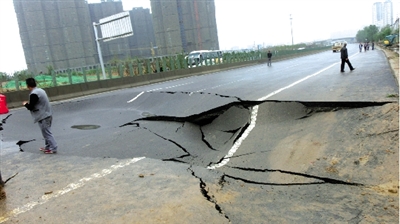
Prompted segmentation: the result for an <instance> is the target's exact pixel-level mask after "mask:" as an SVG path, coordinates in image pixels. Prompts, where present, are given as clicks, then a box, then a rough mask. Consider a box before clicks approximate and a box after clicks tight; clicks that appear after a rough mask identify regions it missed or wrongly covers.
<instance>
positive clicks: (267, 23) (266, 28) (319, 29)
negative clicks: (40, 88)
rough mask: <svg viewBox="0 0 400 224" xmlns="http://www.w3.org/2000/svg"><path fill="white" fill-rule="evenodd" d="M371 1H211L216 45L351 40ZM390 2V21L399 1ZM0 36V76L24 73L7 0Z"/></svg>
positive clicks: (135, 3) (139, 0)
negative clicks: (216, 35)
mask: <svg viewBox="0 0 400 224" xmlns="http://www.w3.org/2000/svg"><path fill="white" fill-rule="evenodd" d="M88 2H89V3H98V2H100V0H88ZM122 2H123V7H124V10H130V9H132V8H133V7H144V8H150V0H122ZM374 2H379V0H362V1H360V0H215V7H216V19H217V28H218V39H219V45H220V48H221V49H222V50H227V49H231V48H233V47H237V48H247V47H249V46H254V45H258V44H260V45H264V46H269V45H280V44H291V43H292V35H291V28H293V40H294V43H295V44H296V43H301V42H312V41H315V40H324V39H329V38H332V37H333V38H337V37H343V36H355V34H356V33H357V31H358V30H360V29H363V28H364V27H365V26H368V25H370V24H372V5H373V3H374ZM392 2H393V5H394V10H395V12H394V14H395V16H394V17H395V18H396V17H397V15H398V11H396V10H397V9H398V8H399V6H400V0H394V1H392ZM290 15H291V17H292V26H291V24H290ZM0 32H1V33H0V49H1V53H0V71H1V72H7V73H13V72H15V71H20V70H23V69H26V63H25V58H24V53H23V50H22V46H21V39H20V37H19V30H18V23H17V19H16V15H15V10H14V6H13V0H0Z"/></svg>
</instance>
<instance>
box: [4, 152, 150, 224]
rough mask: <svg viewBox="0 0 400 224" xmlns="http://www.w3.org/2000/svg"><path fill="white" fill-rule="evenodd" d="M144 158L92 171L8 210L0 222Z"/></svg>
mask: <svg viewBox="0 0 400 224" xmlns="http://www.w3.org/2000/svg"><path fill="white" fill-rule="evenodd" d="M144 158H145V157H138V158H133V159H131V160H128V161H125V162H120V163H117V164H115V165H112V166H111V167H110V168H109V169H103V170H102V171H101V172H99V173H94V174H92V175H90V176H88V177H84V178H82V179H80V180H79V181H78V182H75V183H71V184H68V185H67V186H66V187H64V188H63V189H61V190H59V191H57V192H55V193H53V194H45V195H43V196H42V197H41V198H39V200H37V201H32V202H29V203H27V204H25V205H24V206H22V207H19V208H16V209H14V210H12V211H10V212H8V213H7V214H6V215H4V216H1V217H0V223H3V222H5V221H7V220H9V219H10V218H11V217H15V216H17V215H19V214H22V213H25V212H28V211H30V210H31V209H33V208H34V207H36V206H38V205H43V204H44V203H46V202H48V201H50V200H51V199H54V198H58V197H60V196H62V195H64V194H66V193H69V192H71V191H73V190H76V189H78V188H81V187H83V186H84V185H85V184H86V183H88V182H89V181H92V180H95V179H99V178H102V177H104V176H107V175H109V174H111V173H112V172H114V171H116V170H118V169H121V168H124V167H126V166H129V165H131V164H134V163H136V162H138V161H140V160H142V159H144Z"/></svg>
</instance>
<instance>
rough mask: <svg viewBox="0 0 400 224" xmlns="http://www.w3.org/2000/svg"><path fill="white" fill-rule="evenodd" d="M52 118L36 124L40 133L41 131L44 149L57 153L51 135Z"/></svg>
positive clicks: (55, 143)
mask: <svg viewBox="0 0 400 224" xmlns="http://www.w3.org/2000/svg"><path fill="white" fill-rule="evenodd" d="M52 120H53V117H52V116H50V117H47V118H45V119H43V120H40V121H39V122H38V124H39V127H40V131H42V135H43V138H44V142H45V149H50V150H52V151H57V142H56V140H55V139H54V136H53V133H51V123H52Z"/></svg>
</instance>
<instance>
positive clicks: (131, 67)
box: [128, 62, 134, 76]
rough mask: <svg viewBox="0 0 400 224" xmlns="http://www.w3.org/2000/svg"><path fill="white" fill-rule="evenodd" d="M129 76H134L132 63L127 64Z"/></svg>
mask: <svg viewBox="0 0 400 224" xmlns="http://www.w3.org/2000/svg"><path fill="white" fill-rule="evenodd" d="M128 66H129V76H133V75H134V74H133V65H132V62H129V65H128Z"/></svg>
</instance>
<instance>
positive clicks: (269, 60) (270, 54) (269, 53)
mask: <svg viewBox="0 0 400 224" xmlns="http://www.w3.org/2000/svg"><path fill="white" fill-rule="evenodd" d="M267 57H268V61H267V65H268V66H271V58H272V53H271V51H268V54H267Z"/></svg>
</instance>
